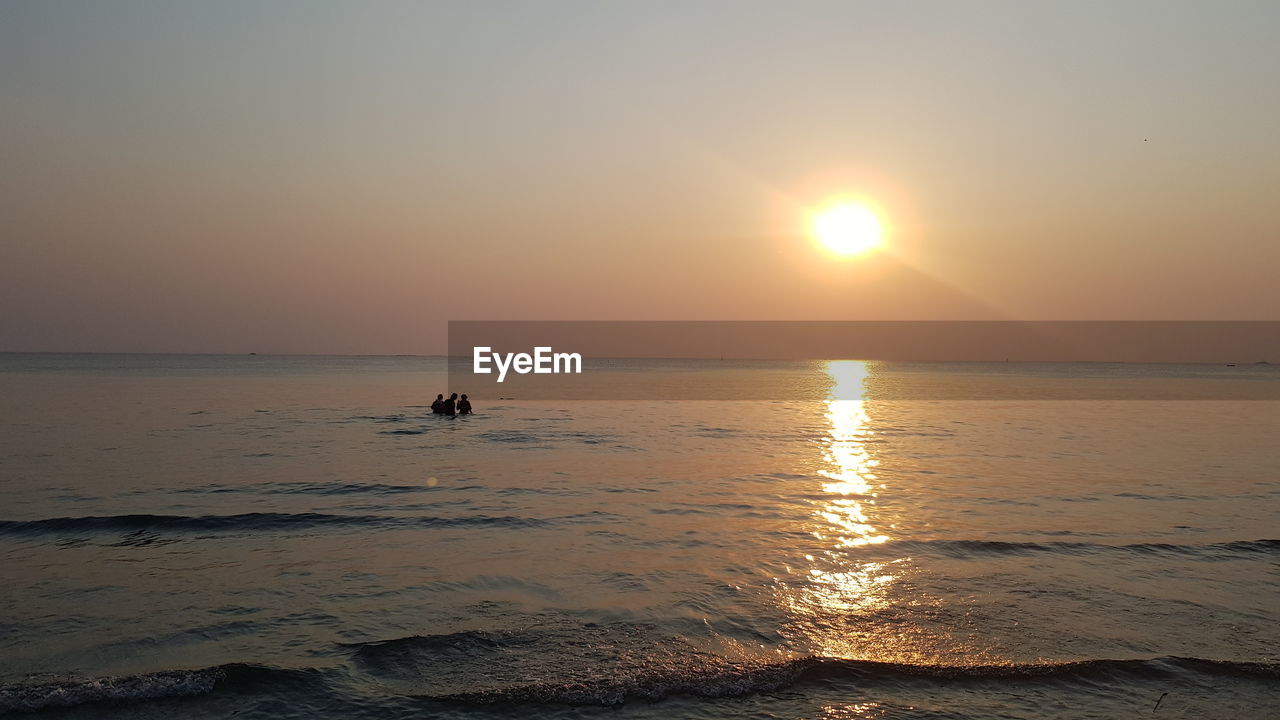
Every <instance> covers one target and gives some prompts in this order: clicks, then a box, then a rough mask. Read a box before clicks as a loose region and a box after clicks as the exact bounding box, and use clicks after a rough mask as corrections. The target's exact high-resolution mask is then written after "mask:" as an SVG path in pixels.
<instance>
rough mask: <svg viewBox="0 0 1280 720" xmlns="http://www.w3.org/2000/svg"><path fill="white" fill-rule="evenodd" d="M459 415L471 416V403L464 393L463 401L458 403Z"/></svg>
mask: <svg viewBox="0 0 1280 720" xmlns="http://www.w3.org/2000/svg"><path fill="white" fill-rule="evenodd" d="M458 414H459V415H470V414H471V401H470V400H468V399H467V394H466V393H462V399H461V400H459V401H458Z"/></svg>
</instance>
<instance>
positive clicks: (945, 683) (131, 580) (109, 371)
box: [0, 356, 1280, 718]
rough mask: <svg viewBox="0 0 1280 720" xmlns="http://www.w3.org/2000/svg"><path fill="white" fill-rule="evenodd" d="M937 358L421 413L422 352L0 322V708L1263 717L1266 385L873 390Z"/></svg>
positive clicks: (433, 381)
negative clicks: (1051, 395)
mask: <svg viewBox="0 0 1280 720" xmlns="http://www.w3.org/2000/svg"><path fill="white" fill-rule="evenodd" d="M951 371H952V370H951V369H948V368H945V367H939V368H937V369H936V371H930V370H927V369H926V370H921V369H919V368H915V369H912V371H911V372H909V373H908V372H899V371H897V370H895V369H894V367H893V366H887V365H875V364H862V363H810V364H797V365H796V366H795V367H793V368H790V369H788V370H787V374H784V376H782V377H783V379H784V381H785V382H794V383H795V384H796V387H800V386H803V387H804V388H806V389H812V387H814V386H820V387H825V388H830V389H831V391H832V392H831V395H832V397H838V398H843V399H830V400H802V401H798V402H795V401H783V400H778V401H769V402H729V401H724V402H713V401H699V402H679V401H672V402H656V401H647V402H645V401H588V402H580V403H554V402H520V401H489V402H485V403H482V404H479V405H478V407H477V411H478V412H477V414H476V415H474V416H471V417H457V418H443V417H436V416H432V415H431V414H430V411H429V410H428V409H427V408H426V407H424V406H425V405H426V403H427V402H428V401H429V400H430V398H432V397H434V395H435V393H436V392H441V391H444V390H445V388H444V387H443V386H442V383H443V379H444V375H443V373H442V371H441V368H440V367H439V364H438V362H437V361H433V360H429V359H420V358H252V359H246V358H217V357H213V358H184V357H163V356H157V357H146V356H140V357H127V358H121V357H112V356H8V357H7V358H5V360H4V362H2V363H0V424H2V427H3V434H2V435H0V492H3V497H4V504H3V510H2V511H0V562H2V563H3V569H2V570H0V573H2V580H3V582H2V583H0V610H2V612H0V713H6V712H13V713H27V712H30V713H36V714H37V715H38V716H50V717H175V716H176V717H195V718H199V717H227V716H230V715H232V714H235V716H236V717H238V718H240V717H262V718H268V717H270V718H290V717H335V718H336V717H442V718H448V717H463V716H466V717H474V716H478V717H486V716H503V717H515V716H519V717H532V716H542V717H556V718H560V717H566V718H567V717H597V716H600V717H610V718H614V717H620V716H621V717H644V718H651V717H652V718H667V717H707V718H710V717H755V718H989V717H1008V718H1115V717H1137V716H1142V717H1147V716H1154V717H1187V718H1191V717H1196V718H1203V717H1232V718H1269V717H1274V712H1275V708H1276V707H1280V650H1278V649H1277V648H1280V622H1278V620H1280V539H1278V538H1280V530H1278V528H1280V453H1277V451H1276V449H1275V447H1276V438H1277V437H1280V403H1277V402H1275V401H1245V400H1230V401H1225V400H1201V401H1177V402H1173V401H1153V400H1115V401H1108V400H1087V401H1017V400H1001V401H979V400H967V401H966V400H949V401H942V402H934V401H928V400H893V399H879V398H877V397H876V395H875V393H874V392H872V391H869V390H867V388H874V387H875V383H877V382H890V381H892V382H893V383H897V384H899V385H900V384H901V383H910V382H932V381H934V380H935V379H936V377H937V375H938V373H945V372H951ZM735 372H741V370H740V369H739V370H736V371H735ZM768 372H769V375H768V378H769V382H770V383H776V382H779V377H780V376H779V373H778V369H777V368H776V367H771V368H770V369H769V371H768ZM1124 372H1125V373H1127V374H1126V376H1125V377H1127V378H1131V377H1134V376H1135V374H1136V375H1137V376H1140V377H1141V376H1143V373H1147V374H1148V375H1150V377H1151V378H1153V379H1154V380H1157V381H1159V382H1162V383H1181V384H1183V385H1191V386H1194V387H1195V388H1202V387H1212V386H1211V385H1206V384H1212V383H1215V382H1227V381H1229V380H1224V379H1223V378H1221V377H1219V375H1218V374H1212V373H1208V374H1207V373H1204V372H1202V371H1200V370H1194V371H1188V372H1185V373H1183V372H1177V371H1171V370H1170V369H1169V368H1167V367H1157V366H1152V367H1151V368H1147V369H1143V368H1142V367H1141V366H1136V367H1135V366H1129V367H1127V368H1125V370H1124ZM1251 372H1254V377H1253V380H1252V381H1253V382H1260V383H1270V382H1277V381H1280V374H1277V376H1276V377H1269V376H1268V375H1266V374H1265V372H1264V371H1258V370H1252V371H1251ZM1017 373H1018V374H1019V375H1018V380H1017V381H1018V382H1021V383H1028V382H1032V383H1035V382H1041V383H1049V384H1053V385H1055V386H1061V385H1063V384H1065V383H1073V382H1084V381H1083V380H1080V379H1077V378H1073V377H1072V376H1070V374H1066V375H1064V373H1062V372H1061V371H1060V369H1056V370H1052V371H1050V370H1045V371H1043V372H1041V371H1040V370H1037V369H1036V368H1035V367H1022V368H1019V369H1017ZM1038 373H1039V374H1038ZM1259 373H1262V374H1259ZM987 375H988V377H984V379H983V382H985V383H991V382H992V379H991V377H990V373H987ZM738 377H746V379H745V380H744V381H745V382H750V381H751V380H750V376H749V374H748V375H747V376H741V375H740V376H738ZM997 377H998V376H997ZM460 390H465V388H462V389H460ZM793 394H795V393H791V392H788V388H786V387H780V388H779V389H778V393H777V395H778V397H790V396H792V395H793ZM1209 395H1212V393H1209Z"/></svg>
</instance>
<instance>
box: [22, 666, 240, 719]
mask: <svg viewBox="0 0 1280 720" xmlns="http://www.w3.org/2000/svg"><path fill="white" fill-rule="evenodd" d="M225 676H226V673H225V672H224V671H223V670H221V669H219V668H210V669H206V670H168V671H164V672H155V673H146V674H143V675H131V676H127V677H119V678H97V679H93V680H59V681H56V682H50V683H42V684H39V685H27V686H17V687H5V688H0V714H3V713H7V712H15V711H27V712H29V711H32V710H42V709H44V708H49V707H71V706H73V705H82V704H84V703H92V702H103V701H121V700H150V699H154V698H162V697H181V696H187V695H200V694H203V693H207V692H209V691H210V690H212V689H213V687H214V685H216V684H217V683H218V681H219V680H221V679H222V678H223V677H225Z"/></svg>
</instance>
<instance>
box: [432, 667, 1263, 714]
mask: <svg viewBox="0 0 1280 720" xmlns="http://www.w3.org/2000/svg"><path fill="white" fill-rule="evenodd" d="M1186 673H1192V674H1201V675H1214V676H1225V677H1234V678H1245V679H1250V678H1252V679H1263V680H1277V679H1280V663H1251V662H1233V661H1226V660H1208V659H1204V658H1183V657H1164V658H1154V659H1148V660H1083V661H1076V662H1059V663H1011V664H1007V665H972V666H964V665H927V664H918V665H917V664H900V663H883V662H874V661H866V660H848V659H841V658H823V657H805V658H797V659H793V660H788V661H784V662H778V663H751V662H747V663H727V664H723V665H719V666H714V667H708V668H705V669H702V670H699V671H695V672H685V673H652V674H644V673H640V674H634V675H623V676H619V677H602V678H600V679H596V680H588V681H574V682H545V683H531V684H526V685H517V686H513V687H507V688H500V689H493V690H481V691H474V692H458V693H452V694H447V695H418V697H422V698H424V699H430V700H435V701H439V702H449V703H460V704H478V705H493V704H534V703H564V704H569V705H604V706H611V705H620V704H622V703H625V702H626V701H628V700H632V699H635V700H646V701H656V700H662V699H665V698H667V697H670V696H672V695H691V696H696V697H707V698H719V697H735V696H740V695H749V694H754V693H765V692H773V691H776V690H778V689H781V688H784V687H788V686H793V685H802V684H805V683H809V682H818V681H832V680H835V681H848V682H858V683H861V684H863V685H872V684H886V683H889V684H893V683H901V682H905V681H912V680H915V681H920V680H924V681H926V682H927V681H936V682H948V683H951V682H957V681H971V682H978V683H984V682H985V683H1000V684H1002V685H1003V684H1008V683H1019V682H1037V681H1041V680H1052V681H1055V682H1067V683H1070V682H1080V681H1092V682H1097V681H1103V682H1107V681H1110V682H1125V681H1130V682H1134V681H1139V682H1141V681H1148V680H1158V679H1170V678H1177V677H1178V676H1180V675H1182V674H1186Z"/></svg>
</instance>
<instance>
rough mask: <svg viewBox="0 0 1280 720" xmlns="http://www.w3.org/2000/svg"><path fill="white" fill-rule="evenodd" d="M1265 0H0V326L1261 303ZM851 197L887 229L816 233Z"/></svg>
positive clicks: (288, 327) (944, 313) (758, 315)
mask: <svg viewBox="0 0 1280 720" xmlns="http://www.w3.org/2000/svg"><path fill="white" fill-rule="evenodd" d="M1277 37H1280V3H1275V2H1224V3H1216V4H1211V3H1207V2H1125V3H1101V2H1097V3H1095V2H1072V3H1066V2H1063V3H1055V4H1052V5H1049V4H1047V3H1021V2H973V3H943V2H938V3H910V4H904V3H892V2H884V3H878V2H874V3H873V2H830V3H828V2H797V3H785V4H784V3H776V2H739V1H733V2H730V1H725V2H710V1H706V2H695V3H688V4H681V5H680V6H676V5H671V6H666V5H663V6H654V5H652V4H648V3H614V2H606V3H588V2H551V1H548V2H521V3H501V4H500V3H477V2H432V3H422V2H407V1H406V2H390V1H382V2H372V3H336V2H319V1H315V2H312V1H307V2H303V1H302V0H278V1H276V2H270V3H265V2H247V1H241V0H228V1H220V2H206V3H197V2H174V3H155V2H124V1H114V0H112V1H103V2H73V1H67V2H14V1H8V0H0V103H2V107H3V121H2V122H0V164H2V165H3V168H4V170H3V172H0V219H2V225H0V232H2V233H3V234H2V235H0V351H106V352H231V353H237V352H250V351H256V352H260V353H332V354H395V353H443V352H444V351H445V343H446V330H447V325H446V324H447V322H448V321H450V320H757V321H765V320H813V321H823V320H960V319H963V320H1004V319H1015V320H1277V319H1280V318H1277V316H1276V308H1280V283H1276V282H1275V275H1276V272H1277V270H1278V269H1280V202H1277V201H1276V192H1277V189H1278V188H1280V139H1278V138H1277V134H1276V129H1277V128H1280V89H1278V88H1280V85H1277V83H1276V81H1275V77H1274V76H1275V71H1276V68H1280V42H1276V38H1277ZM845 196H857V197H860V198H864V199H866V200H868V201H870V202H871V203H873V204H874V205H875V206H876V207H877V208H878V209H879V210H880V212H881V213H882V216H883V219H884V220H885V222H886V224H887V226H888V228H889V247H888V249H887V250H886V251H884V252H880V253H878V254H873V255H869V256H867V257H865V258H862V259H857V260H849V261H840V260H835V259H833V258H831V257H829V256H827V255H825V254H823V253H822V252H819V251H818V250H817V249H815V247H814V245H813V243H812V242H811V240H810V239H809V238H808V237H807V236H806V218H807V216H808V214H809V213H810V212H811V211H812V210H813V209H815V208H817V207H819V206H821V205H823V204H824V203H827V202H829V201H831V200H833V199H836V198H840V197H845Z"/></svg>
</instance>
